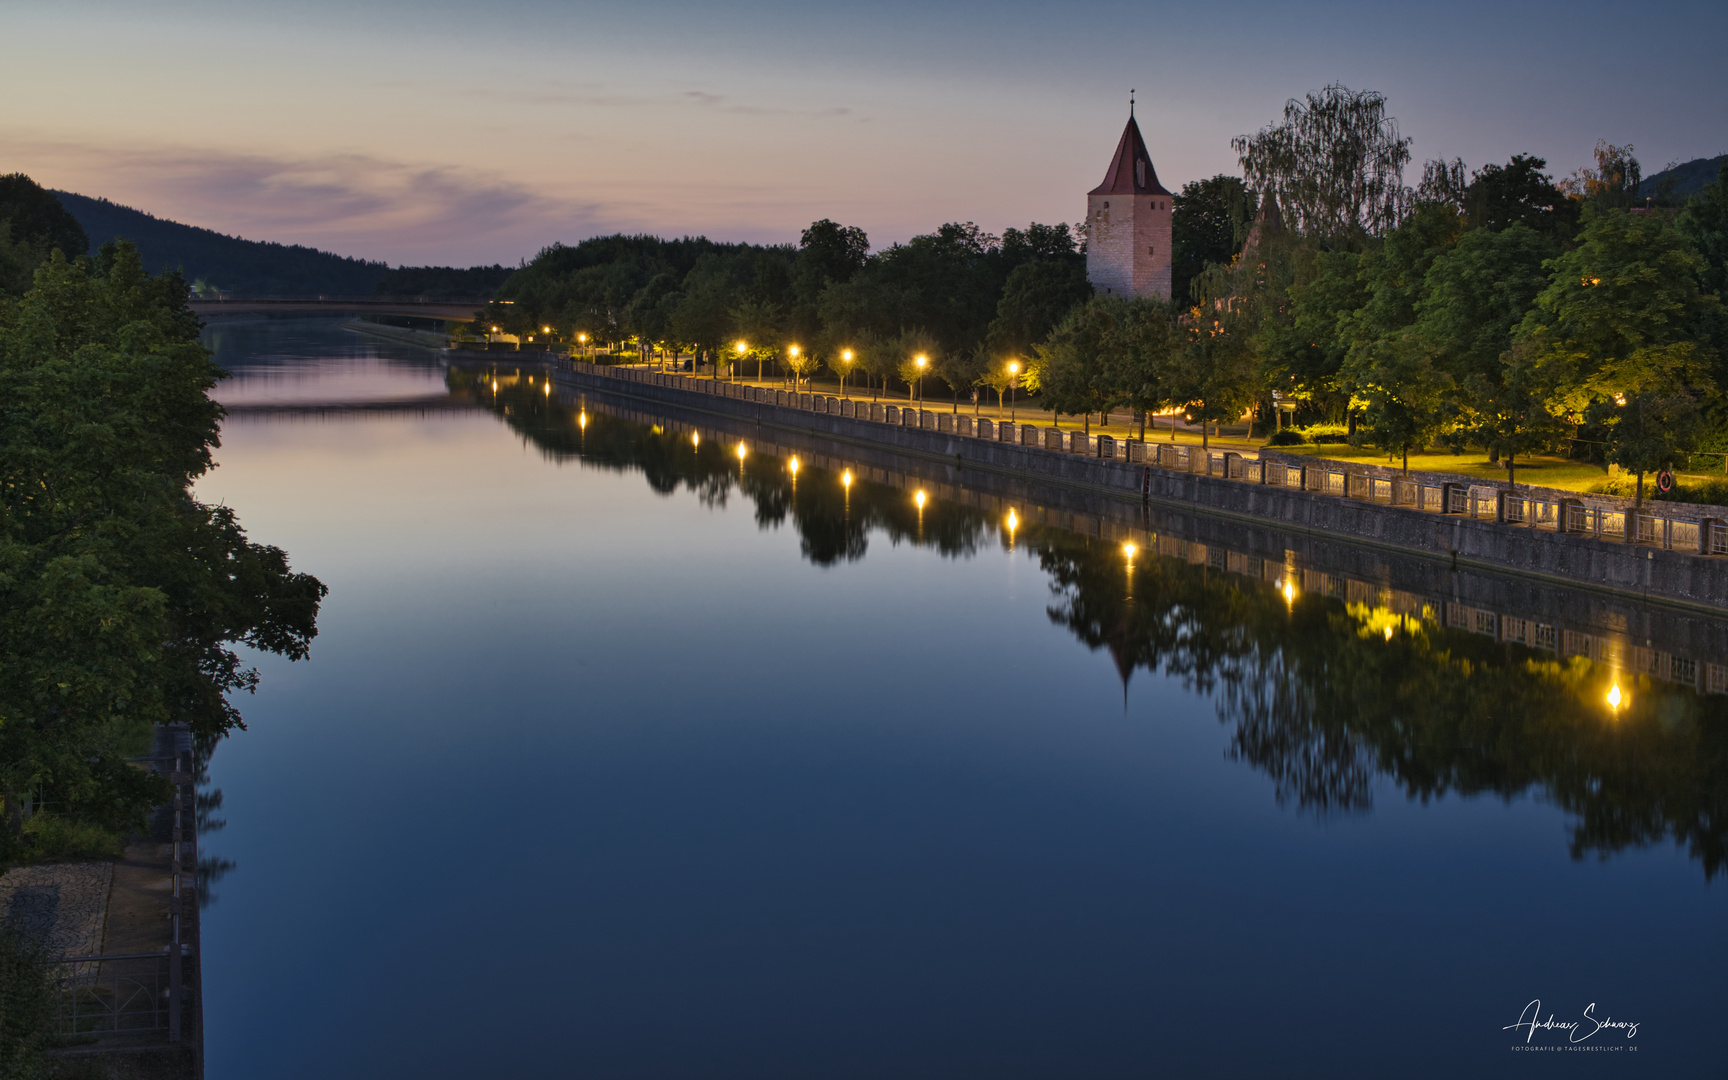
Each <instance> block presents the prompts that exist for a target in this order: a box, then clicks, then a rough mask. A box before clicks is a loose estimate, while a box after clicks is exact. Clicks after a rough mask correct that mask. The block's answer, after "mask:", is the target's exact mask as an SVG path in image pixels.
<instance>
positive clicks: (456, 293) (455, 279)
mask: <svg viewBox="0 0 1728 1080" xmlns="http://www.w3.org/2000/svg"><path fill="white" fill-rule="evenodd" d="M513 273H515V271H514V270H511V269H510V268H509V267H507V266H498V265H496V264H494V265H492V266H470V267H466V268H463V267H459V266H398V267H396V268H395V269H394V270H386V271H385V272H384V274H383V276H381V277H380V278H379V279H378V283H377V284H376V285H374V286H373V287H372V295H374V296H424V297H426V298H427V299H428V300H489V299H491V298H492V297H493V296H494V295H496V294H497V292H498V288H499V286H501V285H503V284H504V282H506V281H508V280H509V279H510V275H511V274H513ZM233 287H235V288H241V287H242V286H233Z"/></svg>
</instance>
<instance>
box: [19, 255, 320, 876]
mask: <svg viewBox="0 0 1728 1080" xmlns="http://www.w3.org/2000/svg"><path fill="white" fill-rule="evenodd" d="M186 296H187V292H186V285H185V283H184V281H183V280H181V279H180V278H179V277H178V275H168V276H165V277H162V278H151V277H148V276H147V275H145V274H144V272H143V268H142V265H141V263H140V260H139V259H138V255H137V252H136V251H135V250H133V249H132V248H131V247H130V246H128V245H123V244H122V245H110V246H107V247H105V248H104V249H103V250H102V252H101V253H100V254H99V255H98V257H97V258H96V259H95V260H94V262H93V263H90V264H89V265H88V266H87V265H86V264H85V262H84V260H79V261H78V262H76V263H71V262H67V261H65V260H64V259H62V258H60V257H59V256H58V255H56V256H54V257H53V258H52V259H51V260H50V261H49V262H48V263H46V264H44V265H43V266H42V267H41V268H40V269H39V270H38V271H37V273H36V277H35V283H34V286H33V288H32V289H31V290H30V292H28V293H27V294H25V295H24V296H23V297H22V298H21V299H20V300H18V301H17V302H15V303H13V304H11V305H8V306H7V307H6V308H5V309H4V311H3V312H0V403H3V404H0V409H4V422H0V801H3V803H4V807H5V811H6V818H7V822H8V826H9V827H8V829H6V830H4V832H0V836H3V837H4V841H3V842H4V844H5V846H6V848H7V849H8V852H14V853H15V852H16V851H17V848H18V845H19V843H20V842H21V841H20V835H21V834H20V827H21V816H22V815H21V812H20V811H21V803H20V800H21V797H22V795H23V794H24V793H25V792H28V791H31V790H36V789H40V790H43V791H44V792H46V793H49V797H50V798H51V800H52V801H56V802H59V803H61V804H62V805H63V806H64V807H65V808H66V809H65V812H66V813H68V814H69V815H72V816H74V817H81V818H83V819H85V820H89V821H92V822H94V823H96V824H98V825H100V826H102V827H104V828H109V829H120V828H124V827H125V826H127V825H128V824H131V823H134V822H136V821H141V819H142V814H143V812H144V810H145V808H146V807H148V806H149V805H150V804H151V803H152V802H153V801H158V800H159V799H160V798H161V797H162V794H163V793H162V790H161V785H160V782H159V781H155V780H152V779H151V778H149V777H147V776H146V775H145V774H142V773H140V772H138V771H137V770H135V769H133V768H131V767H130V766H128V765H127V764H126V763H125V762H124V760H123V759H122V758H121V756H120V755H121V752H122V751H121V747H122V745H123V744H124V742H125V739H126V737H128V736H129V735H136V733H138V732H139V731H140V730H142V729H146V728H148V726H149V725H151V724H158V723H166V722H169V721H173V722H181V723H186V724H188V725H190V727H191V729H192V731H193V733H194V734H195V735H196V736H197V737H199V738H201V739H214V738H216V737H218V736H220V735H222V734H224V733H226V732H228V731H229V730H231V729H232V728H234V727H237V726H239V725H240V723H241V718H240V714H239V712H238V710H237V709H236V708H235V707H234V705H233V704H232V701H231V698H232V696H233V695H234V694H235V693H236V692H238V691H243V690H250V689H251V688H252V687H253V686H255V685H256V683H257V680H258V676H257V674H256V672H255V671H252V670H250V669H247V668H245V667H244V666H242V664H241V661H240V658H239V657H238V656H237V655H236V654H235V652H234V651H233V649H232V648H231V646H233V645H235V644H244V645H246V646H248V647H250V648H253V649H258V650H261V651H265V652H275V653H280V654H282V655H285V656H288V657H289V658H291V659H300V658H302V657H304V656H305V655H306V653H307V650H308V649H309V647H310V643H311V639H312V637H313V636H314V634H316V632H317V631H316V616H317V611H318V606H319V602H320V600H321V599H322V597H323V596H324V594H325V589H324V586H323V585H322V584H320V583H319V582H318V580H317V579H316V578H313V577H311V576H309V575H306V574H298V573H295V572H293V571H292V570H290V569H289V566H288V560H287V556H286V555H285V554H284V553H283V552H282V551H281V550H279V549H277V548H274V547H268V546H265V545H261V544H257V543H254V542H252V541H250V540H249V539H248V538H247V537H246V535H245V533H244V531H243V530H242V529H241V528H240V525H239V522H238V520H237V519H236V517H235V515H234V512H233V511H232V510H230V509H228V508H226V507H220V506H215V507H213V506H206V505H204V504H203V503H200V502H198V501H197V500H196V499H195V498H193V497H192V494H191V487H192V483H193V481H194V480H196V479H197V477H198V476H200V475H202V474H203V473H204V472H205V471H206V470H208V469H209V468H210V465H211V450H212V448H213V447H214V446H215V445H216V443H217V422H218V420H219V418H220V416H221V408H220V406H218V405H216V404H215V403H214V402H212V401H211V400H210V398H209V397H208V391H209V389H210V388H211V387H212V386H214V385H215V383H216V380H217V379H218V378H220V377H221V375H222V372H221V371H220V369H218V368H217V367H216V366H215V365H214V364H212V363H211V362H210V354H209V351H208V350H207V349H205V348H204V346H203V345H202V344H201V343H200V341H199V337H198V331H199V327H198V321H197V319H196V318H195V317H194V316H192V315H191V313H190V312H189V311H188V310H187V308H186ZM0 854H4V853H0Z"/></svg>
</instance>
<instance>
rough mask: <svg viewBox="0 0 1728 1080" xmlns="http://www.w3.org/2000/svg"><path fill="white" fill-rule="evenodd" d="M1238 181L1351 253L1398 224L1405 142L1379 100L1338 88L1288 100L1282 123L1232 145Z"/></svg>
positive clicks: (1316, 234)
mask: <svg viewBox="0 0 1728 1080" xmlns="http://www.w3.org/2000/svg"><path fill="white" fill-rule="evenodd" d="M1230 145H1231V146H1232V147H1233V148H1234V149H1235V150H1236V153H1237V155H1238V156H1239V158H1240V160H1241V163H1242V175H1243V176H1244V177H1246V178H1247V181H1248V183H1249V184H1250V185H1251V186H1252V187H1254V188H1255V189H1256V190H1257V191H1260V192H1268V191H1270V192H1273V193H1275V194H1276V196H1277V198H1278V201H1279V203H1280V204H1281V205H1282V207H1283V210H1284V214H1285V217H1286V220H1287V221H1288V222H1289V224H1290V225H1292V226H1293V227H1295V228H1296V229H1298V230H1299V231H1301V232H1303V233H1307V234H1309V235H1311V236H1314V237H1316V238H1318V239H1320V240H1322V241H1323V242H1326V243H1328V244H1332V245H1342V246H1345V247H1351V246H1355V245H1358V244H1360V242H1361V241H1362V239H1363V238H1365V237H1368V236H1378V235H1380V234H1381V233H1384V232H1386V231H1388V230H1389V229H1391V228H1392V227H1393V226H1395V225H1396V224H1397V223H1398V221H1399V219H1400V218H1401V217H1402V216H1403V203H1404V181H1403V176H1404V166H1405V165H1407V164H1409V162H1410V140H1409V139H1407V138H1403V137H1401V136H1400V135H1399V134H1398V124H1397V121H1395V120H1394V119H1392V118H1391V117H1390V116H1387V115H1386V98H1385V96H1384V95H1382V94H1379V93H1376V92H1374V91H1372V90H1364V91H1361V92H1357V91H1354V90H1351V89H1349V88H1347V87H1344V86H1340V85H1338V84H1332V85H1330V86H1327V87H1325V88H1324V89H1322V90H1321V91H1320V92H1319V93H1310V94H1308V95H1307V98H1306V100H1304V101H1297V100H1296V99H1294V98H1292V99H1290V100H1289V101H1288V102H1287V103H1286V104H1285V106H1284V119H1283V122H1282V123H1278V124H1273V125H1269V126H1267V127H1265V128H1262V129H1261V130H1260V132H1259V134H1257V135H1239V136H1237V137H1236V138H1235V139H1233V140H1231V143H1230Z"/></svg>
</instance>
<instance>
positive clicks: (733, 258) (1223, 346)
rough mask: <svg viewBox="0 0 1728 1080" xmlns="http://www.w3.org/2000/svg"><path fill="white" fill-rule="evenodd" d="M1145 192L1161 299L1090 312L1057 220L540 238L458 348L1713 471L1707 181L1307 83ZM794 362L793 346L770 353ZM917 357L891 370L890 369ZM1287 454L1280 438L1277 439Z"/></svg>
mask: <svg viewBox="0 0 1728 1080" xmlns="http://www.w3.org/2000/svg"><path fill="white" fill-rule="evenodd" d="M1233 146H1234V148H1235V150H1236V152H1237V155H1238V158H1239V162H1240V165H1241V169H1242V175H1241V176H1230V175H1223V176H1216V177H1211V178H1208V179H1204V180H1199V181H1194V182H1192V183H1189V184H1187V185H1185V186H1184V187H1183V189H1182V191H1181V193H1180V194H1179V195H1178V196H1177V197H1176V198H1175V200H1174V221H1173V226H1174V237H1173V241H1174V243H1173V266H1172V278H1173V289H1174V298H1173V300H1172V301H1169V302H1165V301H1161V300H1158V299H1125V298H1120V297H1108V296H1094V295H1093V290H1092V289H1091V287H1090V285H1089V284H1088V283H1087V281H1086V277H1085V255H1084V244H1085V235H1084V226H1083V225H1082V226H1078V227H1070V226H1067V225H1063V224H1058V225H1053V226H1052V225H1039V224H1033V225H1030V226H1028V227H1027V228H1026V229H1024V230H1021V229H1008V230H1005V231H1004V233H1003V234H1002V235H1001V236H995V235H992V234H989V233H986V232H984V231H983V230H981V229H979V228H978V227H977V226H976V225H973V224H971V223H966V224H947V225H943V226H941V227H940V228H938V229H937V230H935V231H934V232H932V233H930V234H927V235H922V236H917V237H914V238H913V239H911V240H909V241H907V242H906V243H904V244H894V245H890V246H889V247H887V248H885V249H882V250H880V251H875V252H872V251H871V249H870V246H869V242H868V238H867V237H866V236H865V234H864V232H863V231H862V230H860V229H858V228H856V227H851V226H844V225H840V224H838V223H836V222H833V221H830V220H823V221H818V222H816V223H814V224H812V225H811V226H810V227H809V228H808V229H806V230H804V232H803V234H802V236H801V238H800V242H799V244H797V245H796V246H794V245H783V246H757V245H747V244H721V243H716V242H713V241H710V240H706V239H702V238H685V239H682V240H671V241H667V240H660V239H656V238H653V237H647V236H611V237H600V238H596V239H592V240H588V241H585V242H583V243H581V244H578V245H576V246H574V247H564V246H553V247H551V248H547V249H546V250H544V251H542V252H541V253H540V255H539V256H538V257H537V258H536V259H534V260H533V261H532V262H531V263H530V264H529V265H528V266H526V267H524V268H523V269H521V270H519V271H517V273H516V274H514V275H513V276H512V277H511V278H510V280H509V281H508V282H506V284H505V285H504V287H503V288H502V290H501V292H500V295H501V296H502V297H505V298H508V299H509V300H511V301H512V302H511V303H509V304H496V305H494V306H493V307H491V308H490V309H488V310H487V311H486V312H484V313H482V315H481V316H480V318H479V319H477V320H476V322H475V323H474V325H473V327H472V328H471V329H472V330H474V331H476V332H485V331H487V330H489V329H490V328H491V327H494V326H496V327H499V328H501V329H505V330H508V331H510V332H514V333H519V334H528V335H532V334H535V333H544V332H547V331H550V332H552V333H553V334H555V335H564V334H569V335H575V334H582V335H585V337H586V338H587V340H589V341H591V342H595V343H601V344H604V345H607V346H622V347H626V348H631V349H635V350H637V351H638V353H639V354H640V355H642V356H647V355H653V354H662V355H665V356H668V357H671V358H673V359H674V360H675V361H676V362H679V363H685V362H689V363H690V364H691V365H692V366H701V367H705V368H706V370H708V371H710V372H712V373H714V374H717V375H718V374H724V373H727V372H728V371H730V370H733V369H737V368H739V367H742V369H743V370H745V371H748V372H751V373H755V372H756V371H759V370H760V371H775V370H777V371H781V372H788V371H789V372H792V373H794V374H798V375H802V374H805V373H807V371H808V370H810V369H812V368H814V367H816V366H818V365H823V366H826V367H828V368H829V369H830V370H832V371H833V372H834V374H835V375H837V376H839V377H840V378H841V379H842V380H851V379H859V380H863V381H864V382H867V383H869V384H870V385H872V386H874V387H878V388H882V389H886V388H888V387H890V386H893V385H908V386H910V385H913V384H916V383H917V382H918V380H920V379H921V378H926V377H928V378H930V379H931V380H932V386H936V385H940V386H943V387H946V389H947V390H948V392H949V394H950V395H951V397H952V399H953V400H954V402H955V403H956V406H957V404H958V401H959V400H960V398H961V396H962V395H967V394H974V393H977V392H978V391H980V390H985V391H988V390H990V389H991V388H994V389H995V390H996V391H998V392H999V391H1001V390H1002V389H1004V388H1006V387H1007V386H1008V385H1010V384H1011V383H1014V384H1017V385H1018V386H1020V387H1021V388H1023V389H1025V390H1026V391H1028V392H1031V393H1034V394H1036V400H1037V401H1038V403H1039V404H1041V405H1042V406H1043V407H1044V408H1045V409H1047V410H1049V411H1051V412H1052V413H1054V414H1055V415H1056V416H1057V417H1058V418H1060V417H1061V416H1062V415H1073V416H1079V417H1086V418H1087V419H1088V422H1089V418H1090V416H1091V415H1092V414H1093V413H1098V412H1101V411H1103V410H1107V409H1122V408H1125V409H1128V410H1129V411H1131V412H1133V413H1135V414H1137V415H1138V416H1139V417H1140V418H1141V429H1142V433H1144V430H1145V418H1146V417H1147V415H1149V414H1157V413H1172V412H1173V413H1177V414H1180V415H1181V416H1183V417H1184V418H1185V419H1187V420H1188V421H1190V422H1194V423H1199V424H1200V425H1201V432H1202V437H1203V438H1204V437H1205V434H1206V432H1208V431H1209V430H1210V428H1211V426H1212V425H1215V424H1218V423H1221V422H1226V421H1234V420H1237V419H1240V418H1243V417H1244V416H1246V415H1248V414H1249V413H1250V411H1251V412H1252V414H1253V415H1254V416H1255V417H1256V418H1257V420H1258V422H1259V423H1260V424H1261V425H1263V426H1265V427H1270V426H1273V417H1274V414H1275V411H1276V410H1277V409H1278V408H1279V407H1283V408H1284V409H1286V410H1293V415H1294V417H1295V419H1296V420H1297V421H1298V422H1299V423H1303V424H1308V423H1316V422H1324V423H1335V424H1339V425H1342V426H1344V427H1345V428H1346V429H1347V430H1348V433H1349V436H1350V438H1351V440H1352V441H1353V442H1358V443H1361V442H1367V443H1371V444H1373V445H1374V446H1376V447H1378V448H1379V449H1381V450H1383V451H1385V452H1386V453H1387V454H1389V455H1394V456H1397V455H1402V457H1403V459H1404V463H1405V465H1406V467H1407V466H1408V455H1409V452H1410V451H1412V450H1420V449H1424V448H1428V447H1432V446H1436V445H1443V446H1447V447H1449V448H1451V449H1454V450H1459V451H1462V450H1463V449H1465V448H1473V449H1476V450H1480V451H1482V452H1484V453H1486V454H1487V455H1488V456H1489V457H1490V459H1491V460H1494V461H1499V462H1503V463H1504V464H1505V466H1506V468H1507V472H1508V480H1509V482H1514V483H1515V482H1516V478H1517V474H1516V471H1515V467H1516V464H1517V462H1518V461H1519V460H1520V459H1521V458H1524V457H1527V456H1528V455H1530V454H1532V453H1536V452H1539V451H1548V450H1562V449H1566V450H1570V449H1572V448H1578V449H1579V450H1581V451H1582V452H1583V453H1585V454H1586V455H1588V456H1591V457H1592V458H1593V459H1595V460H1601V461H1608V462H1614V463H1617V464H1620V465H1622V466H1623V467H1625V468H1626V469H1628V470H1629V471H1631V472H1634V473H1637V474H1639V488H1640V496H1641V494H1642V477H1643V474H1644V473H1646V472H1648V471H1651V470H1653V469H1657V468H1662V467H1665V466H1668V465H1672V464H1674V463H1676V462H1683V461H1684V460H1685V458H1686V456H1687V454H1688V453H1689V452H1694V451H1697V450H1701V449H1702V450H1718V449H1719V450H1723V451H1728V409H1725V408H1724V406H1723V404H1722V398H1721V396H1720V395H1719V394H1718V393H1717V388H1718V387H1719V386H1722V385H1725V383H1724V380H1725V379H1728V371H1724V370H1722V365H1723V363H1724V362H1725V361H1724V357H1725V356H1728V348H1725V345H1728V320H1725V318H1724V314H1723V305H1722V300H1721V297H1722V294H1723V291H1724V285H1725V279H1728V268H1725V267H1728V173H1725V174H1724V175H1723V176H1719V177H1718V178H1717V180H1716V181H1715V182H1714V183H1713V184H1710V185H1709V186H1707V187H1705V188H1704V189H1703V190H1702V191H1700V192H1698V193H1697V194H1695V195H1694V196H1693V197H1692V198H1691V199H1690V200H1689V201H1688V202H1687V203H1686V204H1685V205H1684V206H1683V207H1678V208H1674V207H1660V206H1653V205H1651V203H1652V202H1653V200H1651V199H1649V198H1647V197H1645V196H1641V195H1640V194H1639V187H1640V183H1641V181H1642V173H1641V169H1640V167H1639V163H1638V161H1637V159H1636V157H1635V156H1634V154H1633V148H1632V147H1630V146H1614V145H1610V144H1608V143H1606V142H1604V143H1599V144H1598V146H1597V147H1596V151H1595V163H1594V165H1592V166H1590V167H1587V168H1584V169H1580V170H1578V171H1577V172H1576V173H1574V174H1573V175H1571V176H1569V177H1564V178H1561V179H1559V180H1556V179H1555V178H1554V177H1552V176H1551V175H1550V174H1549V173H1548V172H1546V168H1547V164H1546V162H1545V161H1544V160H1543V159H1541V158H1539V157H1534V156H1530V155H1514V156H1513V157H1512V159H1511V160H1510V161H1508V162H1507V163H1505V164H1503V165H1500V164H1489V165H1486V166H1484V167H1482V168H1480V169H1476V170H1473V171H1472V170H1469V169H1467V168H1466V166H1465V165H1464V163H1463V162H1462V161H1459V160H1453V161H1449V162H1448V161H1438V160H1437V161H1429V162H1427V163H1426V164H1424V165H1423V166H1422V167H1421V170H1420V178H1419V179H1418V181H1417V182H1416V183H1415V184H1407V183H1406V182H1405V173H1406V170H1407V169H1408V168H1409V167H1410V165H1411V162H1412V157H1411V146H1412V140H1411V139H1410V138H1408V137H1407V136H1404V135H1403V134H1402V133H1401V132H1400V131H1399V130H1398V127H1397V123H1396V120H1395V119H1394V118H1393V117H1392V116H1391V115H1390V114H1389V113H1388V110H1387V102H1386V99H1385V97H1384V96H1383V95H1380V94H1378V93H1375V92H1373V91H1353V90H1350V89H1348V88H1346V87H1343V86H1337V85H1333V86H1328V87H1326V88H1324V89H1322V90H1320V91H1317V92H1313V93H1310V94H1308V95H1305V97H1304V98H1302V99H1293V100H1291V101H1290V102H1289V103H1288V104H1287V105H1286V107H1285V109H1284V113H1283V115H1282V116H1281V117H1280V118H1279V119H1278V120H1276V121H1274V122H1273V123H1271V124H1268V125H1267V126H1266V127H1265V128H1263V129H1262V130H1261V131H1259V132H1257V133H1254V134H1248V135H1242V136H1239V137H1238V138H1237V139H1235V140H1234V142H1233ZM793 345H797V346H798V351H797V354H796V355H794V354H793V353H792V351H791V347H792V346H793ZM919 357H923V358H924V359H925V363H924V364H923V365H918V364H917V363H916V360H917V358H919ZM1289 437H1292V438H1294V437H1296V436H1289Z"/></svg>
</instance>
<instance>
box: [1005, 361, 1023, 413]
mask: <svg viewBox="0 0 1728 1080" xmlns="http://www.w3.org/2000/svg"><path fill="white" fill-rule="evenodd" d="M1019 388H1020V361H1018V360H1010V361H1008V422H1009V423H1013V422H1014V391H1016V390H1018V389H1019Z"/></svg>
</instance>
